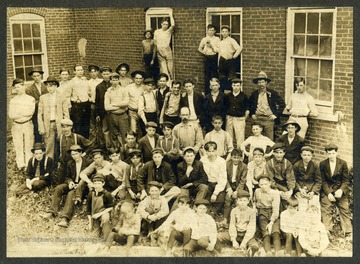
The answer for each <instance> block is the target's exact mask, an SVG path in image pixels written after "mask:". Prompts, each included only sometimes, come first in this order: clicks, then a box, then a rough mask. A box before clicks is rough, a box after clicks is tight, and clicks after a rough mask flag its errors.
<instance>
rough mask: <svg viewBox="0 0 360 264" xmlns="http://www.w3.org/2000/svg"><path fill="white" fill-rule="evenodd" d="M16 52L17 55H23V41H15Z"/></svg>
mask: <svg viewBox="0 0 360 264" xmlns="http://www.w3.org/2000/svg"><path fill="white" fill-rule="evenodd" d="M14 51H15V53H22V52H23V46H22V40H21V39H14Z"/></svg>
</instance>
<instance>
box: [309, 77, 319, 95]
mask: <svg viewBox="0 0 360 264" xmlns="http://www.w3.org/2000/svg"><path fill="white" fill-rule="evenodd" d="M306 88H307V90H306V91H307V92H308V93H309V94H310V95H311V96H312V97H314V99H315V100H319V93H318V92H319V91H318V89H317V81H315V80H311V79H308V80H307V84H306Z"/></svg>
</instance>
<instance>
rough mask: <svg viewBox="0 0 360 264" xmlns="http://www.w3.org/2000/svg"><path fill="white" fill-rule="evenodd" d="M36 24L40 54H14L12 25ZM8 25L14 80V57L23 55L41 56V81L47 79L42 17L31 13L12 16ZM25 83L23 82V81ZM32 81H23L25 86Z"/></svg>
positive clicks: (43, 20)
mask: <svg viewBox="0 0 360 264" xmlns="http://www.w3.org/2000/svg"><path fill="white" fill-rule="evenodd" d="M34 22H36V23H38V24H39V25H40V41H41V52H28V53H18V54H16V53H15V47H14V37H13V25H14V24H26V23H29V24H31V23H34ZM9 24H10V42H11V58H12V62H13V74H14V77H15V78H16V67H15V57H16V56H24V55H39V54H40V55H41V64H42V65H41V67H42V70H43V71H44V74H43V81H44V80H45V79H46V78H47V77H48V56H47V46H46V32H45V19H44V17H42V16H40V15H36V14H31V13H21V14H17V15H14V16H12V17H10V18H9ZM24 81H25V80H24ZM32 82H33V81H32V80H30V81H29V80H28V81H25V84H26V85H29V84H31V83H32Z"/></svg>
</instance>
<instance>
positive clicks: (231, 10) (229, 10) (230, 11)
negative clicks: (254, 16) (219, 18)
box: [205, 7, 243, 80]
mask: <svg viewBox="0 0 360 264" xmlns="http://www.w3.org/2000/svg"><path fill="white" fill-rule="evenodd" d="M242 11H243V8H242V7H208V8H206V25H205V31H207V25H208V24H210V23H211V15H212V14H221V15H234V14H240V18H241V23H240V43H239V44H240V46H242V47H243V13H242ZM218 30H220V29H218ZM240 58H241V59H240V77H241V80H242V79H243V56H240Z"/></svg>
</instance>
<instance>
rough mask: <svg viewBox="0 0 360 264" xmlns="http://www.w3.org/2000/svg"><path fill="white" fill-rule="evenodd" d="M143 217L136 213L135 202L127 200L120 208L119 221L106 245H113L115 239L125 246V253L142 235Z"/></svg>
mask: <svg viewBox="0 0 360 264" xmlns="http://www.w3.org/2000/svg"><path fill="white" fill-rule="evenodd" d="M140 227H141V217H140V215H139V214H136V213H135V208H134V203H133V201H130V200H125V201H124V202H123V204H122V205H121V208H120V215H119V221H118V222H117V224H116V225H115V226H114V227H113V229H112V232H111V233H110V234H109V236H108V238H107V240H106V246H107V247H108V248H110V247H111V245H112V244H113V242H114V241H116V242H118V243H120V244H121V245H124V244H125V245H126V246H125V249H124V251H125V254H127V253H128V251H129V250H130V249H131V247H132V246H133V245H134V243H136V241H137V240H138V238H139V235H140Z"/></svg>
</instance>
